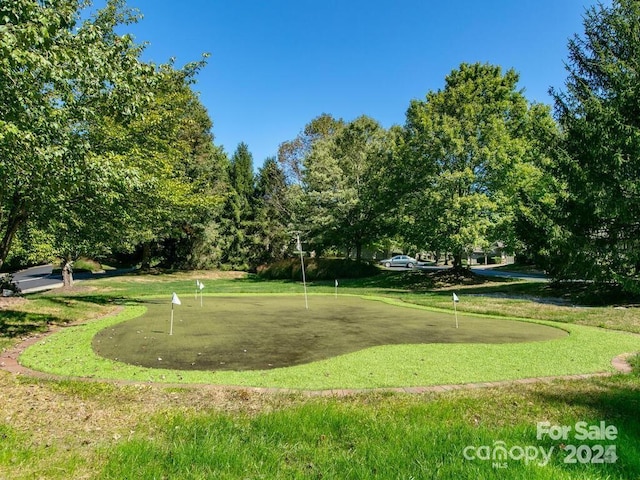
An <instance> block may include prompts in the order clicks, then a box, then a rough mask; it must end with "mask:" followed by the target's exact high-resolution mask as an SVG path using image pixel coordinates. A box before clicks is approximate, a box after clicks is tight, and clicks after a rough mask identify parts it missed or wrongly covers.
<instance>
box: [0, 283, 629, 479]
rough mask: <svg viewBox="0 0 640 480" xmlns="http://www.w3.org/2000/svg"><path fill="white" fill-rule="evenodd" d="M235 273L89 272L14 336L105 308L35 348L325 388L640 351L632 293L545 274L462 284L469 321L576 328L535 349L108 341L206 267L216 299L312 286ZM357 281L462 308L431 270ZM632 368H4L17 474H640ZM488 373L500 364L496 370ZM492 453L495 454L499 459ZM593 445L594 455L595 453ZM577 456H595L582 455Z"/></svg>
mask: <svg viewBox="0 0 640 480" xmlns="http://www.w3.org/2000/svg"><path fill="white" fill-rule="evenodd" d="M217 277H218V274H216V273H213V272H211V273H207V272H198V273H185V274H175V275H161V276H134V275H132V276H128V277H122V278H114V279H108V280H102V281H95V282H86V283H83V284H81V286H80V287H78V288H77V289H76V290H75V291H71V292H61V291H59V292H52V293H50V294H40V295H34V296H31V297H29V298H28V300H27V301H26V302H22V303H20V304H19V305H18V304H16V305H15V306H14V307H11V308H8V309H5V310H2V311H0V319H2V323H3V325H2V328H0V330H1V331H2V333H3V335H4V336H3V338H2V340H3V343H4V345H10V344H13V343H15V342H16V341H18V340H19V339H20V338H21V337H22V336H23V335H25V334H28V333H29V332H37V331H41V330H43V329H46V328H47V326H48V325H51V324H65V323H67V322H70V321H75V320H86V319H91V320H90V321H88V322H86V323H85V324H84V325H79V326H76V327H66V328H63V329H62V330H61V332H60V333H59V334H57V335H55V336H53V337H50V338H47V339H46V340H43V341H42V342H41V344H40V345H39V346H38V348H36V349H33V351H31V350H30V351H28V352H27V354H28V355H29V356H31V358H30V359H29V357H28V356H27V357H25V360H27V359H29V361H30V362H31V361H33V362H36V363H37V364H39V365H40V366H42V367H43V368H44V367H46V368H48V369H50V370H51V371H55V372H57V373H60V374H62V375H93V376H97V377H102V378H114V379H115V378H121V379H131V378H133V379H137V380H138V381H143V382H144V381H145V380H156V381H165V382H171V383H179V382H191V381H193V382H199V383H201V384H203V383H204V384H207V383H218V384H228V383H234V384H238V385H242V384H244V385H272V386H277V385H284V386H289V387H301V386H307V387H310V388H338V387H337V386H352V387H357V386H359V385H360V386H362V385H366V386H390V385H397V384H414V385H421V384H428V383H425V382H428V381H431V382H434V383H460V382H465V381H478V380H481V381H486V380H482V378H484V379H489V378H494V377H496V378H519V377H521V376H528V375H529V374H531V373H533V374H534V376H537V375H544V374H553V373H550V372H578V371H599V370H603V369H604V370H608V369H609V366H608V362H609V361H610V359H611V357H612V356H613V355H615V354H617V353H621V352H623V351H629V352H637V351H639V350H640V341H639V340H638V337H637V336H635V335H630V334H628V333H625V332H638V331H640V322H639V319H640V314H639V313H638V310H637V309H636V308H634V307H633V306H632V305H624V304H623V305H620V304H616V305H610V306H603V307H593V308H582V307H576V306H574V304H572V299H571V298H566V297H560V296H558V295H557V292H554V291H550V290H546V288H547V287H545V286H540V285H530V284H527V283H501V282H489V283H486V284H482V285H467V286H465V287H462V288H461V287H456V290H455V291H456V292H458V295H459V296H460V299H461V301H460V303H459V304H458V307H459V311H461V312H462V315H461V317H460V319H461V328H462V326H463V322H462V318H463V317H467V316H469V318H473V319H476V317H474V316H473V314H480V315H482V316H485V317H486V316H487V315H492V316H496V317H497V318H496V319H494V320H495V321H497V322H503V323H502V324H507V323H511V322H510V321H509V319H513V318H521V319H522V318H534V319H536V320H538V321H540V322H542V323H545V324H546V323H548V322H552V323H549V325H552V326H554V327H561V328H562V329H565V330H566V331H568V332H569V335H567V336H563V337H561V338H557V339H554V340H546V341H540V342H532V343H526V342H525V343H508V344H472V345H469V344H459V343H457V344H456V343H454V344H424V345H414V344H409V345H407V344H399V345H379V346H375V347H371V348H366V349H364V350H357V351H352V352H350V353H343V354H341V355H339V356H337V357H333V358H326V359H323V360H317V361H312V362H311V363H302V364H299V365H295V366H291V367H287V368H275V369H268V370H257V371H244V372H233V371H216V372H215V373H212V372H203V371H197V370H192V371H186V370H185V371H178V372H177V371H175V370H173V371H172V370H163V369H157V368H153V369H150V368H145V367H137V366H134V365H128V364H125V363H123V362H115V361H113V360H108V359H105V358H102V357H100V356H98V355H96V354H95V352H93V350H92V340H93V338H94V336H95V334H96V333H98V332H100V331H103V330H104V329H105V328H114V327H117V326H118V325H119V324H120V325H125V324H126V322H135V321H136V319H143V318H145V317H144V315H145V314H146V315H152V314H153V312H152V309H153V308H156V307H157V308H158V309H159V310H158V312H159V313H158V315H159V316H160V317H163V319H162V320H159V321H160V322H165V323H164V327H166V323H167V319H166V317H164V315H163V314H164V309H165V308H167V307H169V304H168V302H167V301H166V300H162V302H167V303H162V302H160V303H158V300H157V299H158V298H163V299H168V298H170V292H172V291H176V292H178V294H180V296H181V298H182V299H183V306H184V307H186V306H187V299H188V298H189V295H190V296H191V298H193V293H194V292H193V289H192V285H194V279H195V278H200V279H201V280H204V281H205V283H206V285H207V287H206V290H205V291H206V292H208V293H209V296H205V298H204V302H213V301H215V299H216V298H218V296H219V298H234V299H235V298H236V297H238V298H240V297H244V295H246V294H250V296H251V297H253V298H255V295H256V294H260V295H266V294H269V296H267V297H266V298H270V295H271V294H278V295H280V296H282V295H284V296H286V297H290V296H291V295H292V294H295V295H298V297H296V298H300V299H301V298H302V297H300V295H299V294H300V293H301V286H300V285H299V284H298V283H296V282H261V281H257V280H256V279H254V278H240V277H239V278H217ZM331 283H332V282H331ZM331 283H316V284H313V285H311V286H310V292H311V293H312V297H310V300H313V299H315V297H316V296H324V297H326V298H325V299H326V300H330V299H331V298H332V297H331V294H332V293H333V285H332V284H331ZM340 284H341V290H340V293H341V294H354V295H367V296H379V297H381V296H383V297H385V298H386V299H387V301H390V302H401V303H402V304H408V303H411V304H415V305H418V306H421V307H428V308H429V309H431V312H434V311H440V310H443V309H444V310H446V309H448V310H449V312H450V309H451V286H448V285H439V286H435V287H434V285H433V283H432V282H430V281H428V279H424V278H421V277H414V276H413V275H388V276H383V277H381V278H377V279H365V280H361V281H348V280H344V281H341V282H340ZM167 292H169V296H167ZM318 294H319V295H318ZM151 297H155V298H156V300H153V299H152V298H151ZM145 299H146V300H145ZM140 300H143V301H140ZM148 300H151V302H148ZM195 307H196V306H195V305H194V306H193V309H195ZM176 308H179V307H176ZM394 308H400V307H397V306H394ZM403 308H405V309H406V310H411V311H413V310H415V312H420V313H421V312H427V310H419V309H408V308H406V307H403ZM115 311H119V313H118V314H117V315H115V316H113V315H112V316H107V317H102V316H103V315H104V314H107V313H110V312H111V313H113V312H115ZM185 311H186V308H185V309H184V310H183V311H182V313H184V312H185ZM175 313H176V317H175V319H176V321H177V322H176V327H178V323H179V322H180V320H179V318H178V316H177V314H178V311H177V310H176V312H175ZM151 318H153V317H147V319H148V320H149V321H150V320H151ZM448 318H449V319H450V317H448ZM184 321H185V319H184V318H183V322H182V323H184ZM122 322H125V323H122ZM445 323H446V321H445ZM130 325H133V324H130ZM523 325H525V326H526V325H529V324H527V323H523ZM594 327H595V328H594ZM601 327H606V328H601ZM616 330H617V331H616ZM136 331H137V330H136ZM177 333H178V330H176V334H177ZM243 353H244V352H243ZM32 354H33V355H32ZM427 358H428V359H429V360H430V361H429V362H427V361H425V360H426V359H427ZM632 363H633V364H634V365H636V373H634V374H631V375H614V376H611V377H594V378H585V379H583V380H579V381H568V380H565V381H551V382H541V383H535V384H518V385H505V386H502V387H494V388H482V389H470V390H469V389H467V390H455V391H444V392H440V393H436V392H430V393H424V394H420V395H406V394H401V393H388V392H376V391H370V392H366V393H360V394H355V395H351V396H348V397H333V396H329V397H322V398H310V397H307V396H305V395H303V394H297V393H286V394H285V393H282V394H265V393H260V392H256V391H253V390H251V389H242V388H234V389H228V388H224V387H215V386H210V385H201V386H199V387H189V388H177V387H175V386H170V385H167V386H163V385H162V384H159V383H156V384H153V385H148V384H143V383H139V384H135V385H127V384H112V383H105V382H79V381H70V380H57V381H44V380H37V379H30V378H27V377H22V376H17V377H16V376H11V375H9V374H6V373H4V372H3V373H0V439H1V441H0V479H4V478H10V479H23V478H24V479H27V478H52V479H67V478H105V479H121V478H149V479H151V478H186V479H205V478H216V479H218V478H223V479H224V478H228V479H236V478H238V479H243V478H266V479H289V478H300V479H307V478H324V479H327V478H331V479H349V478H354V479H356V478H358V479H362V478H389V479H397V478H406V479H409V478H414V479H431V478H443V479H460V478H474V479H475V478H487V479H492V478H517V479H574V478H575V479H593V480H595V479H605V478H608V479H620V480H622V479H625V480H626V479H636V478H640V419H639V417H638V411H640V377H639V376H638V370H637V368H638V364H639V363H640V362H639V360H638V357H635V358H634V359H632ZM491 366H493V367H494V369H493V370H492V369H491ZM478 372H484V375H486V376H485V377H482V378H479V377H478ZM451 380H453V382H451ZM539 422H549V425H551V426H557V427H558V428H560V427H564V428H566V429H570V431H569V434H568V438H567V439H566V440H564V439H559V440H553V439H550V438H549V437H548V436H547V437H545V436H543V437H541V438H538V435H537V426H538V423H539ZM579 422H584V423H583V424H581V423H579ZM601 422H604V423H605V426H608V427H615V428H616V430H617V434H616V435H615V438H611V436H609V438H607V439H586V440H582V439H580V438H578V437H577V432H578V431H577V429H576V424H578V425H587V426H590V427H593V428H594V429H597V428H599V427H600V426H601ZM571 445H573V446H574V447H579V448H580V450H579V451H580V455H582V456H581V457H576V456H575V454H574V456H573V457H572V453H571V452H572V450H571ZM599 445H602V448H603V449H604V447H608V448H609V451H610V447H614V448H615V452H616V456H617V458H616V459H615V461H612V457H611V456H609V457H607V461H604V459H603V462H602V463H598V462H597V460H598V458H601V457H598V452H599V447H598V446H599ZM500 447H505V448H506V449H507V456H506V457H505V458H504V459H502V457H500V456H499V455H498V459H501V461H498V462H494V461H493V459H492V458H491V456H492V454H497V453H499V452H501V450H499V449H500ZM527 447H534V448H535V449H536V451H538V452H540V449H544V451H545V452H550V453H549V457H548V461H547V462H546V463H544V464H540V462H541V461H542V457H540V456H538V457H537V458H536V459H535V460H531V461H529V460H527V459H525V458H524V456H520V452H522V454H523V455H524V452H525V451H527V452H529V453H531V452H532V450H527ZM487 449H490V450H491V453H490V455H489V457H490V458H489V459H485V457H484V456H483V452H485V453H486V451H487ZM470 454H471V456H469V455H470ZM538 455H540V454H538ZM587 455H588V456H589V461H584V462H583V460H585V459H586V458H587ZM576 458H578V460H580V461H575V462H574V463H571V461H572V459H573V460H576ZM592 460H596V461H592Z"/></svg>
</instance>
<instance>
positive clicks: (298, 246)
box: [296, 238, 302, 252]
mask: <svg viewBox="0 0 640 480" xmlns="http://www.w3.org/2000/svg"><path fill="white" fill-rule="evenodd" d="M296 250H297V251H298V252H301V251H302V244H301V243H300V239H299V238H298V240H297V243H296Z"/></svg>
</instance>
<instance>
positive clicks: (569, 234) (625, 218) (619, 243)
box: [552, 0, 640, 293]
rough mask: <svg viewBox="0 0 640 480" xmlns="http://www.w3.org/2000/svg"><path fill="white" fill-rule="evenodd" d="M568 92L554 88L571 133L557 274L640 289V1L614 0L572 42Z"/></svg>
mask: <svg viewBox="0 0 640 480" xmlns="http://www.w3.org/2000/svg"><path fill="white" fill-rule="evenodd" d="M567 71H568V78H567V80H566V91H564V92H559V91H555V90H552V93H553V95H554V98H555V106H556V115H557V118H558V121H559V123H560V125H561V127H562V131H563V133H564V155H563V156H562V157H561V161H560V164H559V166H558V169H557V172H556V174H557V175H558V176H559V178H560V179H561V180H562V181H563V185H564V187H565V188H566V195H565V197H564V198H563V201H562V204H561V214H560V215H559V217H558V223H559V225H561V226H562V227H563V229H564V232H565V234H564V238H562V239H561V242H560V249H559V253H560V255H558V257H557V258H556V259H555V261H556V265H557V268H556V269H555V270H554V272H553V273H554V274H555V275H556V276H557V277H558V278H579V279H588V280H595V281H598V282H614V283H617V284H619V285H622V286H623V288H624V289H626V290H627V291H631V292H634V293H639V292H640V3H639V2H637V1H634V0H613V2H612V3H611V6H604V5H598V6H596V7H592V8H590V9H588V10H587V11H586V13H585V16H584V36H582V37H581V36H578V35H576V36H575V37H574V38H573V39H572V40H570V42H569V61H568V63H567Z"/></svg>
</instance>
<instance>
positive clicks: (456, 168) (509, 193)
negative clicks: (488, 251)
mask: <svg viewBox="0 0 640 480" xmlns="http://www.w3.org/2000/svg"><path fill="white" fill-rule="evenodd" d="M517 83H518V75H517V73H516V72H515V71H513V70H508V71H507V72H505V73H503V72H502V69H501V68H500V67H498V66H493V65H488V64H480V63H476V64H462V65H460V67H459V68H458V69H456V70H454V71H452V72H451V73H450V74H449V75H448V76H447V77H446V83H445V87H444V89H443V90H440V91H437V92H430V93H428V94H427V97H426V99H425V100H414V101H412V102H411V105H410V107H409V109H408V111H407V120H406V124H405V135H404V137H403V138H402V140H401V142H400V145H399V147H398V148H399V156H398V158H399V159H400V163H399V164H398V166H397V168H396V173H395V182H396V183H397V184H398V185H400V186H401V188H402V198H401V200H400V205H401V207H402V208H401V210H400V213H401V217H402V219H403V222H404V225H405V228H404V235H405V237H407V238H408V239H410V241H411V243H413V244H415V245H418V246H424V247H427V248H430V249H432V250H434V251H440V252H450V253H452V254H453V258H454V267H461V265H462V259H463V257H465V256H466V254H467V253H468V252H469V251H471V250H472V249H473V248H474V247H476V246H483V245H486V244H491V243H493V242H496V241H507V240H508V239H509V237H511V236H512V235H510V234H509V231H510V230H512V220H513V215H514V207H515V204H516V202H515V200H514V198H515V196H516V193H517V191H518V188H519V187H518V186H519V185H520V184H521V183H522V181H523V179H524V178H525V177H526V175H527V168H528V167H526V166H525V164H524V163H523V160H524V159H525V158H526V155H527V151H528V148H529V142H528V138H527V132H526V126H527V119H528V112H529V104H528V102H527V100H526V99H525V97H524V95H523V93H522V92H521V91H520V90H518V89H517Z"/></svg>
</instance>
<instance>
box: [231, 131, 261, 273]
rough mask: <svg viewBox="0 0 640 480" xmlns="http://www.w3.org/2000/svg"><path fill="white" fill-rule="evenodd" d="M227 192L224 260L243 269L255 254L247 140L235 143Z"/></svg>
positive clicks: (252, 185) (252, 196)
mask: <svg viewBox="0 0 640 480" xmlns="http://www.w3.org/2000/svg"><path fill="white" fill-rule="evenodd" d="M229 182H230V188H231V189H230V192H229V196H228V197H227V200H226V206H225V209H224V210H225V218H226V222H227V229H226V235H227V236H228V239H229V243H228V245H227V247H226V252H225V258H224V262H225V263H228V264H230V265H231V266H232V267H233V268H239V269H246V268H248V266H249V265H250V264H252V263H254V262H253V261H252V257H253V256H254V255H255V249H254V248H253V243H254V240H255V238H254V237H253V235H252V233H253V229H254V225H253V220H254V211H253V210H254V204H253V198H254V192H255V179H254V175H253V156H252V155H251V152H250V151H249V147H248V146H247V144H246V143H244V142H241V143H240V144H238V147H237V148H236V151H235V152H234V153H233V155H232V156H231V162H230V163H229Z"/></svg>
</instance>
